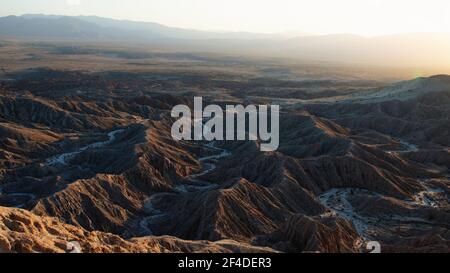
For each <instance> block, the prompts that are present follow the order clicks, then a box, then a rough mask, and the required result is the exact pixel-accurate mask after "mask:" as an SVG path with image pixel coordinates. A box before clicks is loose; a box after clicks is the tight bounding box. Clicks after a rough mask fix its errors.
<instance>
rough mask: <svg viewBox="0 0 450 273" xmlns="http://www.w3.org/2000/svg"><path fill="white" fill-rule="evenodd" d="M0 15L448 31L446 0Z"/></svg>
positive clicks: (91, 5) (10, 1)
mask: <svg viewBox="0 0 450 273" xmlns="http://www.w3.org/2000/svg"><path fill="white" fill-rule="evenodd" d="M0 7H1V8H0V16H6V15H22V14H26V13H43V14H58V15H97V16H102V17H109V18H115V19H130V20H136V21H147V22H157V23H161V24H164V25H167V26H174V27H182V28H190V29H199V30H214V31H248V32H258V33H278V32H304V33H310V34H335V33H350V34H358V35H363V36H376V35H386V34H394V33H412V32H450V1H449V0H0Z"/></svg>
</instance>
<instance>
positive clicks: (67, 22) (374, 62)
mask: <svg viewBox="0 0 450 273" xmlns="http://www.w3.org/2000/svg"><path fill="white" fill-rule="evenodd" d="M0 38H25V39H29V38H31V39H41V40H49V39H51V40H63V41H66V40H67V41H77V42H92V41H102V42H111V41H113V42H115V41H118V42H124V43H131V44H139V43H143V44H146V43H151V44H153V45H155V46H159V47H161V48H164V49H168V48H170V49H174V50H177V51H179V50H181V51H189V52H199V51H200V52H211V53H226V54H238V55H249V56H258V57H261V56H264V57H281V58H289V59H297V60H302V61H313V62H315V61H319V62H328V63H346V64H349V65H355V64H356V65H363V66H390V67H409V68H417V69H418V70H419V72H420V70H423V69H429V68H433V69H434V71H439V72H438V73H443V72H444V73H445V72H447V73H448V72H450V32H448V33H416V34H414V33H412V34H398V35H386V36H378V37H372V38H367V37H363V36H358V35H351V34H333V35H302V34H301V33H300V34H299V36H295V37H293V36H292V34H283V33H281V34H258V33H247V32H208V31H200V30H191V29H182V28H174V27H168V26H164V25H161V24H158V23H151V22H135V21H129V20H115V19H108V18H102V17H97V16H75V17H70V16H59V15H40V14H37V15H36V14H28V15H23V16H7V17H0Z"/></svg>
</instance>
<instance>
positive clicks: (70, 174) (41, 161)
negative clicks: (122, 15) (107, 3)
mask: <svg viewBox="0 0 450 273" xmlns="http://www.w3.org/2000/svg"><path fill="white" fill-rule="evenodd" d="M402 78H403V80H400V77H398V78H395V77H390V76H389V75H387V72H386V70H385V71H384V72H380V71H378V70H375V69H369V68H367V69H366V68H363V67H358V68H355V67H344V66H342V67H338V66H337V65H336V64H330V65H324V64H317V63H316V64H308V65H303V64H302V65H298V64H293V63H291V62H289V61H283V60H274V59H256V58H243V57H239V56H237V57H232V56H223V55H213V54H206V53H205V54H201V53H195V54H194V53H179V52H176V53H174V52H167V51H151V50H147V51H142V49H139V48H134V49H126V48H123V47H118V46H116V47H114V48H112V47H110V46H105V45H96V46H95V47H94V46H92V45H91V46H86V45H76V46H73V45H70V46H69V45H66V44H63V43H57V42H55V43H40V42H34V41H28V42H24V41H14V40H7V41H6V40H5V41H2V42H1V43H0V252H66V251H67V243H68V242H74V241H75V242H78V243H79V244H80V246H81V249H82V251H83V252H155V253H160V252H246V253H247V252H295V253H299V252H333V253H334V252H366V251H367V249H366V244H367V242H370V241H378V242H379V243H380V245H381V249H382V251H383V252H449V250H450V230H449V228H450V211H449V209H450V205H449V194H450V188H449V186H450V170H449V169H450V76H447V75H437V76H431V77H417V78H415V77H412V76H411V77H409V78H408V79H406V78H405V77H402ZM194 96H203V98H204V101H205V104H209V103H215V104H219V105H226V104H238V103H241V104H266V103H270V104H279V105H280V107H281V118H280V147H279V149H278V150H277V151H275V152H261V151H260V149H259V145H260V143H258V142H252V141H241V142H239V141H223V142H188V141H180V142H178V141H174V140H173V139H172V137H171V134H170V129H171V125H172V123H173V119H172V118H171V117H170V111H171V109H172V107H173V106H175V105H178V104H187V105H190V106H192V103H193V97H194Z"/></svg>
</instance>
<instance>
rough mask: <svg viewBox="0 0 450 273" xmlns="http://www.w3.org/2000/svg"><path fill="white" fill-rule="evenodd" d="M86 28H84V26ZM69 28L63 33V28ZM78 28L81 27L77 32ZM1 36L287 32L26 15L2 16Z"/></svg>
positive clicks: (167, 36)
mask: <svg viewBox="0 0 450 273" xmlns="http://www.w3.org/2000/svg"><path fill="white" fill-rule="evenodd" d="M82 27H84V29H81V28H82ZM63 29H66V30H67V32H66V33H63V32H62V31H61V30H63ZM74 30H77V32H75V31H74ZM0 35H7V36H20V37H23V36H33V37H38V36H42V37H60V38H66V37H72V38H83V37H87V38H97V39H118V38H123V37H127V38H134V39H136V40H141V41H142V40H144V41H145V40H154V39H164V38H165V39H187V40H197V39H244V40H245V39H280V38H288V37H290V36H289V35H287V34H260V33H250V32H209V31H200V30H193V29H183V28H175V27H168V26H165V25H162V24H158V23H152V22H137V21H131V20H116V19H109V18H103V17H98V16H73V17H72V16H62V15H43V14H25V15H22V16H7V17H1V18H0Z"/></svg>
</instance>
